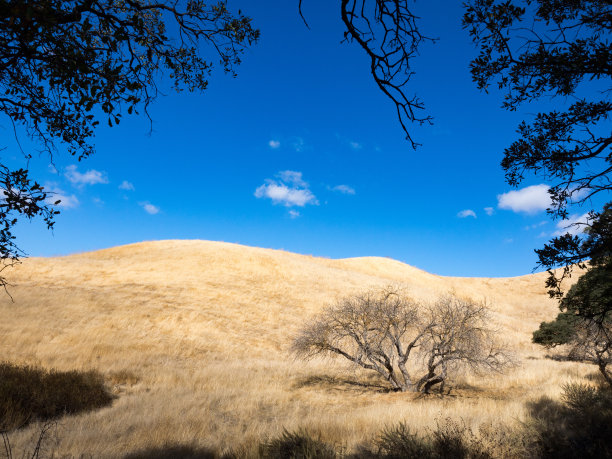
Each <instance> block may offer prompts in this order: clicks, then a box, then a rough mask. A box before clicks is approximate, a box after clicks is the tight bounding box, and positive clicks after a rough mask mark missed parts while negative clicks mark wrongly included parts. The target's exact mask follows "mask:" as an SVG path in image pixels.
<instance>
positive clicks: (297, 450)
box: [259, 430, 337, 459]
mask: <svg viewBox="0 0 612 459" xmlns="http://www.w3.org/2000/svg"><path fill="white" fill-rule="evenodd" d="M259 453H260V457H263V458H266V459H335V458H336V457H337V454H336V450H335V448H334V447H333V446H331V445H329V444H327V443H325V442H324V441H322V440H321V439H320V438H313V437H312V436H311V435H310V434H308V433H307V432H305V431H301V430H300V431H297V432H289V431H287V430H285V431H284V432H283V434H282V435H281V436H280V437H278V438H274V439H271V440H269V441H267V442H265V443H263V444H262V445H261V446H260V448H259Z"/></svg>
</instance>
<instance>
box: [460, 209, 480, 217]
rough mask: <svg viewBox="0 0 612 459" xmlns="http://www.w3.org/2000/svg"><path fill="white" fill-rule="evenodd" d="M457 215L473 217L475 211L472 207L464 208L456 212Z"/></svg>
mask: <svg viewBox="0 0 612 459" xmlns="http://www.w3.org/2000/svg"><path fill="white" fill-rule="evenodd" d="M457 217H459V218H467V217H474V218H476V212H474V211H473V210H472V209H465V210H462V211H461V212H459V213H458V214H457Z"/></svg>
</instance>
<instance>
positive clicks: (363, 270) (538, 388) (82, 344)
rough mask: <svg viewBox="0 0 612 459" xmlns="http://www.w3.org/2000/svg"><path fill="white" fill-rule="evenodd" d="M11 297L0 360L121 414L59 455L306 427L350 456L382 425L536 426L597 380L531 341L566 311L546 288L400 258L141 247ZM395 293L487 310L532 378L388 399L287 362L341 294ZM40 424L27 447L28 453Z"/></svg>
mask: <svg viewBox="0 0 612 459" xmlns="http://www.w3.org/2000/svg"><path fill="white" fill-rule="evenodd" d="M7 276H8V278H9V280H10V282H11V283H12V284H13V286H12V287H10V292H11V294H12V296H13V298H14V300H15V301H14V302H11V301H10V299H9V298H8V296H6V295H0V317H2V320H0V337H1V338H0V352H1V354H2V356H3V358H5V359H7V360H9V361H11V362H16V363H27V364H37V365H40V366H43V367H45V368H55V369H58V370H73V369H85V370H89V369H97V370H98V371H100V372H101V373H102V374H104V375H105V377H106V380H107V382H108V384H109V385H110V386H112V390H113V392H114V393H115V394H116V395H117V396H118V397H117V399H116V400H115V401H114V402H113V404H112V406H110V407H108V408H103V409H101V410H99V411H95V412H91V413H87V414H82V415H78V416H67V417H65V418H63V419H62V421H61V424H60V427H59V431H58V436H59V440H58V443H57V444H55V446H54V448H56V451H57V452H58V453H59V454H66V455H80V454H83V453H84V454H88V455H93V456H95V457H98V456H122V455H124V454H126V453H130V452H138V451H142V450H146V449H147V448H155V447H161V446H162V445H168V444H172V445H195V446H200V447H206V448H212V449H214V450H217V451H223V450H228V449H230V448H237V447H240V446H241V445H247V444H251V443H253V442H256V441H258V440H260V439H261V438H264V437H266V436H275V435H277V434H279V433H280V432H282V430H283V429H284V428H287V429H289V430H293V429H297V428H307V429H309V430H312V431H315V432H321V435H322V437H323V438H324V439H326V440H330V441H332V442H342V443H343V444H344V446H346V447H347V448H349V449H351V448H354V447H355V446H356V445H358V444H359V443H360V442H363V441H365V440H367V439H368V438H369V437H371V436H372V435H374V434H375V433H376V432H377V431H379V430H380V429H381V428H382V427H384V426H385V425H389V424H394V423H396V422H397V421H400V420H406V421H407V422H408V423H409V424H410V425H412V426H414V427H415V428H418V429H425V428H427V427H428V426H432V425H434V424H435V421H436V419H444V418H446V417H452V418H454V419H459V418H461V419H463V420H464V421H465V422H466V423H467V424H468V425H473V426H478V425H481V424H483V423H489V422H493V421H497V420H500V419H501V420H503V421H504V422H507V423H516V422H520V421H521V420H524V418H525V416H526V414H525V408H524V403H525V401H527V400H530V399H533V398H536V397H538V396H541V395H550V396H553V397H556V396H557V395H558V393H559V392H560V385H561V384H562V383H564V382H566V381H569V380H572V379H578V378H582V377H584V376H585V375H586V374H589V373H593V372H595V368H593V367H591V366H588V365H585V364H578V363H571V362H556V361H552V360H549V359H545V358H544V352H543V351H542V350H541V349H540V348H538V347H536V346H534V345H532V344H531V343H530V338H531V332H532V331H533V330H534V329H536V328H537V326H538V324H539V322H541V321H542V320H550V319H551V318H552V317H554V315H555V314H556V312H557V306H556V303H555V302H554V301H551V300H549V299H548V298H547V295H546V293H545V289H544V278H545V274H535V275H528V276H522V277H515V278H503V279H490V278H450V277H441V276H436V275H432V274H428V273H426V272H424V271H421V270H419V269H416V268H413V267H411V266H408V265H405V264H403V263H400V262H398V261H394V260H391V259H386V258H374V257H368V258H354V259H345V260H330V259H324V258H316V257H311V256H304V255H297V254H293V253H288V252H283V251H276V250H269V249H259V248H251V247H244V246H240V245H235V244H226V243H220V242H207V241H160V242H145V243H140V244H132V245H128V246H123V247H116V248H112V249H107V250H101V251H97V252H92V253H84V254H78V255H71V256H67V257H59V258H31V259H27V260H24V262H23V264H22V265H20V266H18V267H16V268H15V269H12V270H10V271H8V274H7ZM389 283H396V284H401V285H404V286H406V287H407V288H408V289H409V290H410V291H411V292H412V294H413V295H414V296H416V297H419V298H424V299H427V298H433V297H435V296H437V295H438V294H440V293H444V292H448V291H451V290H452V291H454V292H455V293H456V294H458V295H462V296H469V297H472V298H474V299H476V300H486V301H487V302H488V303H490V304H491V305H492V309H493V310H494V320H495V321H496V325H497V326H498V328H499V329H500V332H501V334H502V336H503V337H504V339H505V340H507V341H508V342H509V343H510V345H511V347H512V348H513V349H514V350H515V352H516V353H517V354H518V355H519V356H520V358H521V362H522V364H521V367H520V368H518V369H517V370H515V371H513V372H511V373H509V374H508V375H505V376H502V377H496V378H490V379H484V380H483V379H476V378H472V377H469V376H468V377H465V378H463V379H462V380H461V381H460V382H459V384H458V386H457V389H456V390H455V391H454V394H455V395H454V396H450V397H443V398H440V397H436V396H431V397H417V396H414V395H411V394H404V393H392V392H387V391H385V390H384V385H383V382H382V381H380V380H378V379H376V378H375V377H372V376H370V375H369V374H368V373H365V372H362V371H359V370H356V369H353V370H350V369H349V371H348V372H347V371H346V368H347V367H346V365H345V364H344V362H337V363H334V364H331V365H330V363H329V362H325V361H313V362H309V363H303V362H300V361H295V360H294V359H293V358H292V356H291V355H290V354H289V353H288V347H289V345H290V342H291V339H292V337H293V336H294V334H295V333H296V331H297V330H298V328H299V327H300V325H301V324H303V323H304V321H305V320H307V319H308V318H309V317H310V316H312V315H313V314H315V313H316V312H317V311H319V310H320V309H321V308H322V307H324V306H325V305H326V304H328V303H330V302H333V301H334V300H335V299H337V298H340V297H341V296H344V295H348V294H351V293H355V292H359V291H361V290H363V289H364V288H368V287H373V286H377V285H387V284H389ZM36 428H37V426H36V425H33V426H31V427H28V428H26V429H24V430H23V431H20V432H18V433H14V434H13V440H14V441H15V442H17V448H19V447H20V446H23V445H25V444H27V442H28V441H29V438H30V437H31V436H32V435H33V434H34V433H35V432H36Z"/></svg>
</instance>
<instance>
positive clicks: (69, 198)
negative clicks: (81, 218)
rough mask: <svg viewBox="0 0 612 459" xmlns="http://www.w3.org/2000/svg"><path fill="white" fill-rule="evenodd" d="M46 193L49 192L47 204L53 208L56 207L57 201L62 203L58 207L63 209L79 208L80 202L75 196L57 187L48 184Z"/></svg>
mask: <svg viewBox="0 0 612 459" xmlns="http://www.w3.org/2000/svg"><path fill="white" fill-rule="evenodd" d="M45 191H46V192H47V199H45V203H46V204H48V205H51V206H55V205H56V204H55V203H56V202H57V201H60V202H59V204H57V205H56V207H59V208H61V209H74V208H75V207H78V205H79V200H78V198H77V197H76V196H75V195H74V194H68V193H66V192H65V191H64V190H62V189H61V188H59V187H57V185H55V184H53V183H48V184H46V185H45Z"/></svg>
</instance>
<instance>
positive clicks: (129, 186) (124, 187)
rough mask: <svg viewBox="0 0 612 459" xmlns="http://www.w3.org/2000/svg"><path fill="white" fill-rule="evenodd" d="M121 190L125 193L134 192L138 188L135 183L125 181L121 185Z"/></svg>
mask: <svg viewBox="0 0 612 459" xmlns="http://www.w3.org/2000/svg"><path fill="white" fill-rule="evenodd" d="M119 189H120V190H125V191H134V190H135V189H136V188H134V184H133V183H131V182H128V181H127V180H124V181H123V182H121V185H119Z"/></svg>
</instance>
